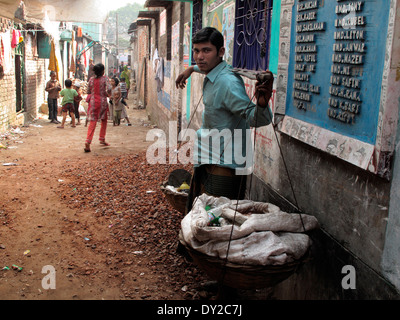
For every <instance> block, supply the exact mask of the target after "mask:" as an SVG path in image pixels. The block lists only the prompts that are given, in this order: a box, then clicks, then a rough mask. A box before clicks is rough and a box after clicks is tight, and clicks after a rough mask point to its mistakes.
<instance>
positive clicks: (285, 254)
mask: <svg viewBox="0 0 400 320" xmlns="http://www.w3.org/2000/svg"><path fill="white" fill-rule="evenodd" d="M207 205H209V206H211V207H212V208H213V209H212V211H213V213H214V214H216V215H219V216H221V217H222V218H223V221H222V224H221V227H211V226H207V223H208V215H207V212H206V210H205V207H206V206H207ZM236 206H237V201H236V200H229V199H227V198H224V197H219V198H215V197H212V196H208V195H206V194H202V195H201V196H199V197H198V199H197V200H195V202H194V206H193V208H192V210H191V211H190V212H189V213H188V214H187V215H186V216H185V218H184V219H183V220H182V222H181V226H182V237H183V240H184V241H185V242H186V243H187V244H188V245H190V246H191V247H192V248H193V249H195V250H197V251H199V252H202V253H205V254H207V255H209V256H213V257H219V258H221V259H224V258H225V257H226V252H227V248H228V242H229V239H230V235H231V231H232V219H233V215H234V213H235V211H234V209H236ZM237 208H238V211H240V212H237V213H236V217H235V225H234V227H233V232H232V240H231V244H230V249H229V253H228V261H230V262H233V263H238V264H252V265H271V264H272V265H280V264H285V263H288V262H291V261H293V260H296V259H299V258H301V257H302V256H303V255H304V254H305V253H306V251H307V249H308V247H309V246H310V244H311V240H310V239H309V237H308V236H307V235H306V234H302V233H301V232H303V225H302V222H301V219H300V216H299V215H298V214H293V213H292V214H290V213H286V212H282V211H281V210H280V209H279V207H277V206H274V205H272V204H270V203H262V202H254V201H250V200H241V201H239V203H238V206H237ZM250 212H251V213H250ZM254 212H256V213H254ZM247 213H248V214H247ZM301 217H302V220H303V223H304V226H305V229H306V230H307V231H308V230H312V229H315V228H317V227H318V221H317V219H316V218H315V217H313V216H310V215H306V214H302V215H301Z"/></svg>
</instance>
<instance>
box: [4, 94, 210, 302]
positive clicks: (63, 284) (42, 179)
mask: <svg viewBox="0 0 400 320" xmlns="http://www.w3.org/2000/svg"><path fill="white" fill-rule="evenodd" d="M131 99H132V100H131ZM131 99H130V100H128V103H129V104H130V105H131V107H130V109H129V110H128V112H129V117H130V120H131V122H132V126H127V125H126V123H122V124H121V126H119V127H113V126H112V123H111V122H110V121H109V123H108V130H107V137H106V140H107V141H108V142H109V143H110V144H111V146H109V147H101V146H100V145H99V143H98V133H99V126H98V127H97V128H96V132H95V138H94V140H93V143H92V152H90V153H84V150H83V148H84V140H85V137H86V131H87V128H86V127H85V126H84V123H83V124H82V125H80V126H77V127H76V128H72V127H71V126H70V125H66V127H65V128H64V129H57V128H56V126H57V125H55V124H52V123H50V122H49V120H47V115H40V117H39V119H36V120H35V121H34V122H33V123H32V124H31V125H30V126H29V127H20V128H16V132H14V133H13V134H11V135H10V136H9V138H8V139H6V140H2V141H0V143H2V144H3V145H8V148H7V149H4V148H3V149H0V177H1V178H0V190H1V192H0V299H2V300H7V299H9V300H61V299H63V300H64V299H65V300H87V299H91V300H100V299H110V300H121V299H138V300H140V299H151V300H160V299H200V298H203V299H204V298H206V299H208V298H210V294H212V293H210V292H209V291H205V290H204V288H203V289H202V288H201V287H199V284H202V285H203V284H204V285H210V284H207V278H206V277H204V276H203V275H202V274H201V272H200V271H198V270H197V269H196V268H193V267H192V266H190V265H188V264H187V263H186V262H185V261H184V259H183V258H182V257H181V256H180V255H178V254H176V248H175V244H176V243H177V238H176V232H177V228H178V226H179V219H180V218H181V216H180V214H179V213H178V212H177V211H175V210H172V209H171V207H170V206H169V204H168V203H167V202H166V200H165V199H164V198H163V195H162V193H160V192H159V191H158V190H157V188H158V186H155V185H154V183H155V180H154V181H152V180H151V179H150V176H148V179H147V178H146V177H145V178H144V179H142V180H144V183H146V181H147V180H148V181H149V183H152V184H153V185H149V186H146V185H145V184H144V185H142V187H141V188H142V189H143V188H144V189H148V190H153V191H154V190H155V191H157V192H155V193H154V195H153V198H152V199H153V200H151V201H153V202H154V201H156V202H157V203H160V204H159V206H158V207H154V208H156V209H153V211H151V207H152V205H151V203H152V202H148V204H147V205H146V208H145V210H144V211H146V210H149V211H150V212H151V215H152V216H151V217H143V216H142V217H140V219H142V220H140V219H139V217H137V219H139V220H134V218H133V216H134V214H133V213H132V212H133V211H132V212H129V211H124V212H121V211H122V210H121V209H120V211H117V213H118V214H117V213H115V211H113V210H114V209H113V208H114V207H110V206H111V205H115V204H112V203H102V204H101V206H102V208H103V209H102V210H103V212H105V211H107V212H111V214H108V215H107V214H99V213H98V212H99V210H98V207H99V206H100V204H92V203H90V200H88V199H86V195H85V192H84V191H83V192H82V191H80V199H83V200H82V201H83V203H84V204H85V205H80V204H75V205H74V202H78V200H74V199H75V198H74V197H73V195H71V194H72V193H73V192H74V191H73V190H76V189H77V188H79V186H80V185H81V183H82V185H83V184H84V183H85V182H88V181H92V180H90V179H94V178H95V176H96V172H94V173H93V172H91V173H86V175H85V174H82V175H80V170H81V169H82V170H88V168H90V167H91V166H93V165H96V166H102V165H103V166H104V167H105V168H106V167H107V166H111V165H116V166H119V163H120V162H119V161H120V160H121V159H123V160H124V159H125V160H124V161H128V160H129V159H134V158H135V157H138V155H139V154H141V155H142V157H143V151H144V150H146V147H147V146H148V145H150V144H151V143H152V142H147V141H146V140H145V137H146V133H147V131H148V130H149V129H151V128H152V127H151V126H150V125H149V122H148V119H147V114H146V111H145V110H138V109H137V108H136V106H135V102H136V101H135V100H134V97H133V98H131ZM59 120H61V117H59ZM67 123H69V118H68V119H67ZM18 130H21V131H23V132H24V133H23V134H20V133H18ZM124 157H125V158H124ZM126 157H128V158H126ZM129 157H131V158H129ZM132 157H133V158H132ZM121 161H122V160H121ZM4 164H13V165H4ZM135 170H137V169H130V171H135ZM140 170H141V169H140ZM150 170H151V169H150ZM165 172H167V171H165ZM163 174H164V173H163ZM89 175H91V176H89ZM93 176H94V177H93ZM77 179H81V180H80V181H77ZM124 179H125V178H124ZM158 179H159V177H157V178H156V180H158ZM90 183H91V182H90ZM128 184H129V181H128ZM74 186H75V188H73V187H74ZM90 187H91V186H90V185H85V188H86V189H85V190H87V189H89V188H90ZM81 189H82V188H81ZM107 192H109V191H107ZM112 197H113V195H111V199H112ZM123 197H126V195H124V196H123ZM85 201H86V202H85ZM107 201H108V202H113V200H107ZM117 201H119V202H120V203H123V202H124V199H118V200H117ZM107 208H108V209H107ZM157 208H161V209H162V210H163V211H162V212H158V211H159V210H158V209H157ZM161 209H160V210H161ZM115 210H118V209H115ZM155 211H157V212H155ZM142 212H143V210H142ZM168 212H173V214H172V213H171V214H170V213H168ZM158 214H162V215H163V217H164V216H167V217H168V216H169V215H171V216H172V217H173V219H172V218H171V221H168V225H165V228H166V229H167V228H168V229H169V230H165V231H162V230H159V228H160V226H159V225H156V223H155V221H156V220H157V215H158ZM142 215H143V214H142ZM136 216H138V215H137V214H136ZM117 220H118V221H117ZM161 223H162V224H166V222H165V221H161ZM170 223H171V226H170V225H169V224H170ZM118 226H119V228H120V229H118V228H117V227H118ZM162 228H163V227H161V229H162ZM167 231H169V232H170V233H169V234H166V232H167ZM132 233H133V234H135V235H136V238H131V236H130V235H129V234H132ZM157 236H159V237H160V238H156V237H157ZM150 237H154V239H155V240H154V241H150V240H151V239H150ZM168 237H169V242H168V241H166V243H165V244H164V241H163V239H164V238H168ZM160 239H161V240H160ZM166 255H167V256H168V257H164V256H166ZM12 265H16V266H19V267H22V268H23V269H22V271H18V270H13V268H12ZM48 265H49V266H52V267H54V270H55V272H56V273H55V275H56V277H55V279H56V282H55V284H56V289H47V290H46V289H45V288H43V286H42V280H43V278H44V277H45V276H46V275H48V274H49V273H48V271H47V272H46V271H43V270H42V268H43V267H44V266H48ZM6 266H8V267H9V268H10V270H5V269H3V268H4V267H6ZM1 269H3V270H1ZM42 272H43V273H42ZM47 283H49V282H47Z"/></svg>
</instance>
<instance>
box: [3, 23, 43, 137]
mask: <svg viewBox="0 0 400 320" xmlns="http://www.w3.org/2000/svg"><path fill="white" fill-rule="evenodd" d="M12 27H13V22H12V21H11V20H9V19H5V18H0V32H2V33H4V32H10V33H11V32H12ZM23 35H24V45H25V50H24V58H23V59H24V66H25V68H24V110H23V112H18V113H17V111H16V80H15V55H14V52H13V53H12V55H13V59H12V67H11V71H10V72H9V73H8V74H6V75H5V76H4V78H3V79H1V80H0V133H1V132H4V131H7V130H8V129H9V128H10V127H11V126H14V125H19V126H20V125H26V124H27V123H28V122H30V121H32V120H33V119H35V118H36V117H37V114H38V109H39V107H40V105H41V104H42V103H43V102H45V101H46V94H45V91H44V88H45V86H46V83H45V79H46V77H45V76H46V75H45V72H46V70H45V60H44V59H39V58H38V56H37V38H36V37H37V34H36V33H33V32H24V33H23Z"/></svg>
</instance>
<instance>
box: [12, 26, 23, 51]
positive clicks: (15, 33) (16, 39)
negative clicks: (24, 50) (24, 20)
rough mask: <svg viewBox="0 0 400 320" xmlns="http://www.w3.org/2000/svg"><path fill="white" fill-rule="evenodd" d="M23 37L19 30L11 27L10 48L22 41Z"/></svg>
mask: <svg viewBox="0 0 400 320" xmlns="http://www.w3.org/2000/svg"><path fill="white" fill-rule="evenodd" d="M23 39H24V38H23V37H22V35H21V31H19V30H17V29H13V32H12V38H11V48H12V49H14V48H16V47H17V46H18V44H19V43H20V42H22V41H23ZM21 40H22V41H21Z"/></svg>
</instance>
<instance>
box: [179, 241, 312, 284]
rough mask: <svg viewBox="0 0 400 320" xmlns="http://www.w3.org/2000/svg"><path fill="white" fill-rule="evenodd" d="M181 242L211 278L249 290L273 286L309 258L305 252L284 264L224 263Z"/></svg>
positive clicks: (287, 276)
mask: <svg viewBox="0 0 400 320" xmlns="http://www.w3.org/2000/svg"><path fill="white" fill-rule="evenodd" d="M181 243H182V244H183V245H184V246H185V248H186V249H187V251H188V253H189V254H190V256H191V257H192V258H193V261H194V263H195V264H196V265H198V266H199V267H200V269H202V270H203V271H204V272H205V273H206V274H207V275H208V276H209V277H210V278H211V279H213V280H216V281H218V282H219V283H220V284H223V285H225V286H228V287H231V288H236V289H246V290H250V289H263V288H268V287H273V286H275V285H277V284H278V283H280V282H282V281H283V280H285V279H287V278H289V277H290V276H291V275H292V274H293V273H294V272H295V271H296V270H297V268H298V267H299V266H300V265H301V264H302V263H304V262H306V261H307V260H308V258H309V253H308V252H307V253H306V254H305V255H304V256H303V258H302V259H300V260H298V261H294V262H291V263H287V264H285V265H268V266H255V265H239V264H234V263H231V262H226V263H225V261H224V260H222V259H219V258H216V257H211V256H208V255H206V254H203V253H201V252H198V251H196V250H194V249H193V248H191V247H190V246H188V245H186V244H185V243H184V242H182V240H181Z"/></svg>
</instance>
